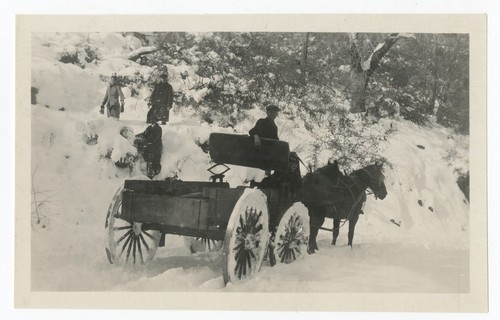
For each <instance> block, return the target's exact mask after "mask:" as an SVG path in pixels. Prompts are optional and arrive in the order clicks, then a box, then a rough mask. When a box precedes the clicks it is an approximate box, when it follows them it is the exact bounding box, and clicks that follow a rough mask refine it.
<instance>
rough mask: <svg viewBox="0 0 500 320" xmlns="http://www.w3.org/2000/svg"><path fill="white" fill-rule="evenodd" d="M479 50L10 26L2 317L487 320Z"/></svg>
mask: <svg viewBox="0 0 500 320" xmlns="http://www.w3.org/2000/svg"><path fill="white" fill-rule="evenodd" d="M222 20H224V21H222ZM313 21H314V23H313ZM485 32H486V31H485V17H484V16H479V15H463V16H453V15H446V16H445V15H441V16H437V15H436V16H418V15H412V16H402V15H400V16H397V15H395V16H394V17H393V19H392V23H389V22H388V21H387V16H376V15H371V16H359V15H358V16H335V15H318V16H315V17H314V19H308V17H307V16H300V15H296V16H287V15H282V16H271V15H269V16H258V15H256V16H246V17H242V16H228V17H224V18H221V16H184V17H182V16H177V17H173V16H151V17H148V16H142V17H139V16H136V17H126V18H125V17H120V16H109V17H97V16H80V17H73V18H72V17H57V16H18V18H17V35H16V42H17V43H16V45H17V49H18V51H17V52H18V55H17V56H16V65H17V66H18V70H17V72H16V77H17V82H16V97H17V100H16V124H17V127H16V145H17V150H16V164H17V167H16V188H17V189H16V213H15V214H16V265H15V270H16V299H15V303H16V306H18V307H21V308H102V309H108V308H125V309H127V308H146V309H153V308H155V309H193V310H287V311H299V310H301V311H417V312H433V311H437V312H486V311H487V274H486V269H487V254H486V252H487V242H486V230H487V225H486V220H487V219H486V217H487V211H486V172H485V155H486V132H485V127H484V122H485V121H486V102H485V101H486V97H485V88H484V86H485V84H486V75H485V72H486V71H485V65H486V61H485V57H486V55H485V48H486V40H485V39H486V38H485V37H486V34H485ZM28 87H29V91H28ZM388 296H390V297H391V300H390V301H389V300H388V299H387V297H388ZM283 297H288V298H287V299H284V298H283ZM332 301H335V303H332Z"/></svg>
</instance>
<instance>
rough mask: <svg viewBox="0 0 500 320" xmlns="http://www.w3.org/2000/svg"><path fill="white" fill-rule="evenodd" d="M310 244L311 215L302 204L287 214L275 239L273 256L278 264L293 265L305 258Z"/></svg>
mask: <svg viewBox="0 0 500 320" xmlns="http://www.w3.org/2000/svg"><path fill="white" fill-rule="evenodd" d="M308 243H309V214H308V211H307V208H306V207H305V206H304V205H303V204H302V203H300V202H296V203H294V204H293V205H292V206H291V207H290V208H288V210H287V211H286V212H285V214H284V215H283V217H282V218H281V220H280V223H279V224H278V228H277V229H276V233H275V237H274V245H273V254H274V257H276V261H277V262H278V263H291V262H294V261H295V260H299V259H302V258H304V256H305V255H306V254H307V246H308Z"/></svg>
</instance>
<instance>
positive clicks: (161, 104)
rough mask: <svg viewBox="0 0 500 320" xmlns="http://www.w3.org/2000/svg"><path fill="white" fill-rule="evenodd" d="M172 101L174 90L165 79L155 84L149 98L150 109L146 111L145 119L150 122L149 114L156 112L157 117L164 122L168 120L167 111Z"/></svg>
mask: <svg viewBox="0 0 500 320" xmlns="http://www.w3.org/2000/svg"><path fill="white" fill-rule="evenodd" d="M173 102H174V90H173V89H172V86H171V85H170V83H168V82H167V81H166V80H164V81H162V82H159V83H157V84H156V85H155V87H154V89H153V93H152V94H151V97H150V98H149V103H150V104H151V109H150V110H149V112H148V115H147V119H146V121H147V122H148V123H151V122H152V121H151V114H153V113H154V114H156V115H157V116H158V119H160V120H161V121H162V123H165V122H167V121H168V120H169V111H170V109H171V108H172V104H173Z"/></svg>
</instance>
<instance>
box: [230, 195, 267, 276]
mask: <svg viewBox="0 0 500 320" xmlns="http://www.w3.org/2000/svg"><path fill="white" fill-rule="evenodd" d="M268 241H269V217H268V213H267V200H266V197H265V195H264V194H263V193H262V192H261V191H259V190H257V189H247V190H245V192H244V193H243V195H242V196H241V197H240V199H239V200H238V202H237V203H236V205H235V207H234V210H233V212H232V214H231V218H230V220H229V223H228V229H227V230H226V237H225V239H224V258H225V261H224V264H223V273H224V282H225V283H227V282H229V281H231V282H237V281H240V280H243V279H245V278H248V277H250V276H252V275H253V274H255V273H256V272H258V271H259V269H260V267H261V265H262V260H263V258H264V255H265V252H266V248H267V243H268Z"/></svg>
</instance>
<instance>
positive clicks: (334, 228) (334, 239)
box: [332, 219, 340, 245]
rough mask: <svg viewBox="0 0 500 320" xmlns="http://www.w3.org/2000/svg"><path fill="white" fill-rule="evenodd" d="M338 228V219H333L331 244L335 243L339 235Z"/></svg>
mask: <svg viewBox="0 0 500 320" xmlns="http://www.w3.org/2000/svg"><path fill="white" fill-rule="evenodd" d="M339 229H340V219H333V238H332V245H336V244H337V238H338V236H339V231H340V230H339Z"/></svg>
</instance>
